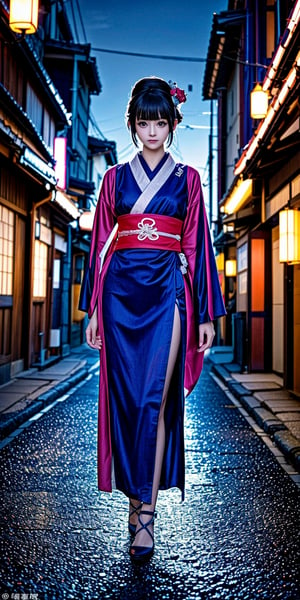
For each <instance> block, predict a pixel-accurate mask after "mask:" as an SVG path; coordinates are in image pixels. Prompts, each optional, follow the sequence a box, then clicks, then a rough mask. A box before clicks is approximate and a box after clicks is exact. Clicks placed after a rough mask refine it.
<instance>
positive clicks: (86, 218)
mask: <svg viewBox="0 0 300 600" xmlns="http://www.w3.org/2000/svg"><path fill="white" fill-rule="evenodd" d="M94 216H95V211H93V212H92V211H90V210H86V211H85V212H83V213H82V214H81V215H80V217H79V228H80V229H81V230H82V231H92V229H93V222H94Z"/></svg>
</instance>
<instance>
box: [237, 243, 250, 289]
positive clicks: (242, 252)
mask: <svg viewBox="0 0 300 600" xmlns="http://www.w3.org/2000/svg"><path fill="white" fill-rule="evenodd" d="M237 272H238V273H237V276H238V293H239V294H246V293H247V284H248V244H247V242H246V243H245V244H243V245H242V246H240V247H239V248H237Z"/></svg>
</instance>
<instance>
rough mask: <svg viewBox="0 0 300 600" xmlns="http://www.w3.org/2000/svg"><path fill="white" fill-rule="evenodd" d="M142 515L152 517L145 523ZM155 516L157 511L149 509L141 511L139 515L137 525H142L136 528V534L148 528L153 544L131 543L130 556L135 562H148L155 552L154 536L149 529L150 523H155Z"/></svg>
mask: <svg viewBox="0 0 300 600" xmlns="http://www.w3.org/2000/svg"><path fill="white" fill-rule="evenodd" d="M141 515H149V516H150V517H151V518H150V519H149V521H147V522H146V523H143V521H142V520H141ZM155 518H156V512H152V511H149V510H141V511H140V514H139V516H138V524H137V527H138V525H140V527H139V528H138V529H136V532H135V535H137V534H138V533H139V531H141V530H142V529H146V531H147V533H148V535H149V536H150V537H151V539H152V542H153V543H152V546H133V545H132V544H131V546H130V549H129V554H130V558H131V559H132V560H133V561H135V562H146V561H147V560H149V558H151V556H152V554H153V552H154V536H153V534H152V532H151V531H150V529H149V525H152V523H154V519H155Z"/></svg>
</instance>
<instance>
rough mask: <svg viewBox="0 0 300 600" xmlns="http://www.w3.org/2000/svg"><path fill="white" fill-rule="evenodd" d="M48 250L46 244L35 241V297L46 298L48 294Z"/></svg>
mask: <svg viewBox="0 0 300 600" xmlns="http://www.w3.org/2000/svg"><path fill="white" fill-rule="evenodd" d="M47 255H48V248H47V246H46V244H43V242H40V241H39V240H35V243H34V272H33V297H34V298H45V297H46V293H47V262H48V261H47V259H48V256H47Z"/></svg>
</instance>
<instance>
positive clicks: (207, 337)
mask: <svg viewBox="0 0 300 600" xmlns="http://www.w3.org/2000/svg"><path fill="white" fill-rule="evenodd" d="M214 337H215V328H214V324H213V322H212V321H209V322H208V323H201V325H199V347H198V350H197V352H204V351H205V350H207V348H210V347H211V346H212V343H213V341H214Z"/></svg>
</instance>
